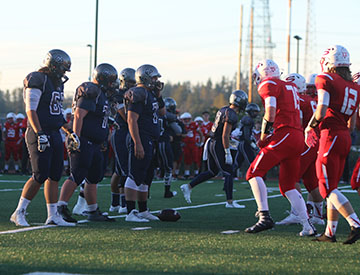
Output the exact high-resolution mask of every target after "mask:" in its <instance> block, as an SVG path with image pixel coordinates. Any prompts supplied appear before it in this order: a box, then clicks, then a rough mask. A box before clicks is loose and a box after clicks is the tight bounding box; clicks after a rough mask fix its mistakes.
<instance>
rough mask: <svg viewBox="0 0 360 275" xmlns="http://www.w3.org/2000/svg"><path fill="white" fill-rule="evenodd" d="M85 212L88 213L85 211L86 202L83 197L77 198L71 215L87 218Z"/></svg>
mask: <svg viewBox="0 0 360 275" xmlns="http://www.w3.org/2000/svg"><path fill="white" fill-rule="evenodd" d="M86 211H88V209H87V203H86V200H85V199H84V198H83V197H80V196H79V198H78V201H77V203H76V204H75V206H74V208H73V210H72V213H73V214H74V215H79V216H85V217H86V216H87V215H86V213H85V212H86Z"/></svg>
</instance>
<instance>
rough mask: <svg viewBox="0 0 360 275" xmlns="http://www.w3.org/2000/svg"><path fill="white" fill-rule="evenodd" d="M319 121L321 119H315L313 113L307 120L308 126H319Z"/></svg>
mask: <svg viewBox="0 0 360 275" xmlns="http://www.w3.org/2000/svg"><path fill="white" fill-rule="evenodd" d="M320 122H321V120H317V119H316V118H315V115H313V116H312V118H311V120H310V122H309V126H310V128H316V127H318V126H319V124H320Z"/></svg>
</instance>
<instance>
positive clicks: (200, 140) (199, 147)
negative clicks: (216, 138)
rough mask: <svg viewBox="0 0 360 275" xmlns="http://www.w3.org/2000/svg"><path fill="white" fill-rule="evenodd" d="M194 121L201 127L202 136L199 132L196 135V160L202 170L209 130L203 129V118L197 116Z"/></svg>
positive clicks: (196, 172)
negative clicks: (205, 142) (206, 137)
mask: <svg viewBox="0 0 360 275" xmlns="http://www.w3.org/2000/svg"><path fill="white" fill-rule="evenodd" d="M194 121H195V122H196V123H197V124H198V125H199V128H200V131H201V133H202V136H200V134H199V133H198V132H196V133H195V146H196V152H195V154H196V158H195V163H196V165H197V167H198V168H199V170H201V162H202V154H203V151H204V139H205V136H206V135H207V129H206V128H205V127H203V126H204V125H203V123H204V119H203V118H202V117H201V116H197V117H196V118H195V119H194ZM199 170H197V171H195V174H198V173H199Z"/></svg>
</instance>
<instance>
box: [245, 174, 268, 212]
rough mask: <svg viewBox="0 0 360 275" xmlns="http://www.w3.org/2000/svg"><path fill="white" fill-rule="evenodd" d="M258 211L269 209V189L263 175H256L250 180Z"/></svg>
mask: <svg viewBox="0 0 360 275" xmlns="http://www.w3.org/2000/svg"><path fill="white" fill-rule="evenodd" d="M249 183H250V187H251V190H252V192H253V195H254V198H255V201H256V204H257V207H258V211H269V205H268V200H267V189H266V185H265V183H264V180H263V179H262V178H261V177H254V178H251V179H250V180H249Z"/></svg>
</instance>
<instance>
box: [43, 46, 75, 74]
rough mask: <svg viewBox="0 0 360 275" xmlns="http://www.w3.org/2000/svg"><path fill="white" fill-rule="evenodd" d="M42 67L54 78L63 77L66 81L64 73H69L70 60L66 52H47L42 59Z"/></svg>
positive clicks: (56, 50)
mask: <svg viewBox="0 0 360 275" xmlns="http://www.w3.org/2000/svg"><path fill="white" fill-rule="evenodd" d="M44 65H45V67H48V68H49V70H50V73H51V74H52V75H54V76H55V77H56V78H58V79H61V78H63V77H64V78H65V81H66V80H68V78H67V77H66V76H65V73H66V72H70V67H71V59H70V56H69V55H68V54H67V53H66V52H64V51H62V50H58V49H54V50H51V51H49V52H48V53H47V54H46V57H45V59H44Z"/></svg>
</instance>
